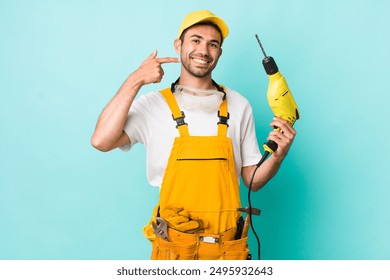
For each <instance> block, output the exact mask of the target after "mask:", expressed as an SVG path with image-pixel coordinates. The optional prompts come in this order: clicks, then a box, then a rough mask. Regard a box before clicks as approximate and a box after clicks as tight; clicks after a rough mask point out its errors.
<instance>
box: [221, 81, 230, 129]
mask: <svg viewBox="0 0 390 280" xmlns="http://www.w3.org/2000/svg"><path fill="white" fill-rule="evenodd" d="M221 88H222V89H223V91H224V92H225V89H224V88H223V86H222V87H221ZM218 117H219V122H218V136H226V135H227V128H228V126H229V125H228V123H227V121H228V119H229V113H228V106H227V98H226V93H225V96H224V98H223V100H222V103H221V106H220V107H219V111H218Z"/></svg>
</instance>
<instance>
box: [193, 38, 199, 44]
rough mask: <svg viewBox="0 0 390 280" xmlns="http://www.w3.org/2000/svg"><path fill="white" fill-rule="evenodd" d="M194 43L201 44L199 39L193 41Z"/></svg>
mask: <svg viewBox="0 0 390 280" xmlns="http://www.w3.org/2000/svg"><path fill="white" fill-rule="evenodd" d="M192 42H193V43H195V44H199V43H200V40H199V39H194V40H192Z"/></svg>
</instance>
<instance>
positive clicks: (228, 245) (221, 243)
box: [151, 228, 249, 260]
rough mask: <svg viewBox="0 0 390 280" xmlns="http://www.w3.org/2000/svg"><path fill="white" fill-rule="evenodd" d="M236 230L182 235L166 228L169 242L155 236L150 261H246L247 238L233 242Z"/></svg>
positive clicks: (247, 251)
mask: <svg viewBox="0 0 390 280" xmlns="http://www.w3.org/2000/svg"><path fill="white" fill-rule="evenodd" d="M235 235H236V228H233V229H230V230H227V231H225V232H223V233H221V234H205V233H193V234H189V233H183V232H180V231H177V230H174V229H171V228H168V236H169V238H170V240H171V241H166V240H164V239H162V238H161V237H160V236H156V238H155V240H154V241H153V242H152V256H151V259H152V260H246V259H247V257H248V253H249V250H248V246H247V241H248V237H245V238H240V239H238V240H235V239H234V237H235Z"/></svg>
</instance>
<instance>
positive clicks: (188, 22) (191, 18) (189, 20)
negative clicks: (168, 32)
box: [177, 10, 229, 41]
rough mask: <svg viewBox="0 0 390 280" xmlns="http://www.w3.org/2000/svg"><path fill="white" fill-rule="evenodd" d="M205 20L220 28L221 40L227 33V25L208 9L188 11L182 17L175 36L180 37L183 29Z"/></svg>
mask: <svg viewBox="0 0 390 280" xmlns="http://www.w3.org/2000/svg"><path fill="white" fill-rule="evenodd" d="M205 21H209V22H212V23H214V24H216V25H217V26H218V27H219V29H220V30H221V33H222V41H223V40H224V39H225V38H226V37H227V35H228V34H229V28H228V27H227V25H226V23H225V22H224V21H223V19H221V18H220V17H218V16H216V15H214V14H213V13H212V12H210V11H209V10H200V11H195V12H192V13H189V14H188V15H186V17H185V18H184V20H183V22H182V23H181V25H180V29H179V34H178V36H177V38H180V36H181V34H182V33H183V31H184V30H186V29H187V28H189V27H191V26H193V25H195V24H197V23H200V22H205Z"/></svg>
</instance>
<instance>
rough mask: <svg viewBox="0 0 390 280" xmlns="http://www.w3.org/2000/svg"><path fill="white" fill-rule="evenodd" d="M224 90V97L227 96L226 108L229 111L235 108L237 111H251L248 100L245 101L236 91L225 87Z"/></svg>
mask: <svg viewBox="0 0 390 280" xmlns="http://www.w3.org/2000/svg"><path fill="white" fill-rule="evenodd" d="M225 90H226V96H227V100H228V106H229V109H230V110H231V109H233V110H234V109H236V108H237V109H239V110H245V111H247V110H249V111H251V110H252V107H251V105H250V103H249V101H248V99H246V98H245V97H244V96H243V95H241V94H240V93H238V92H237V91H235V90H232V89H230V88H226V87H225Z"/></svg>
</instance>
